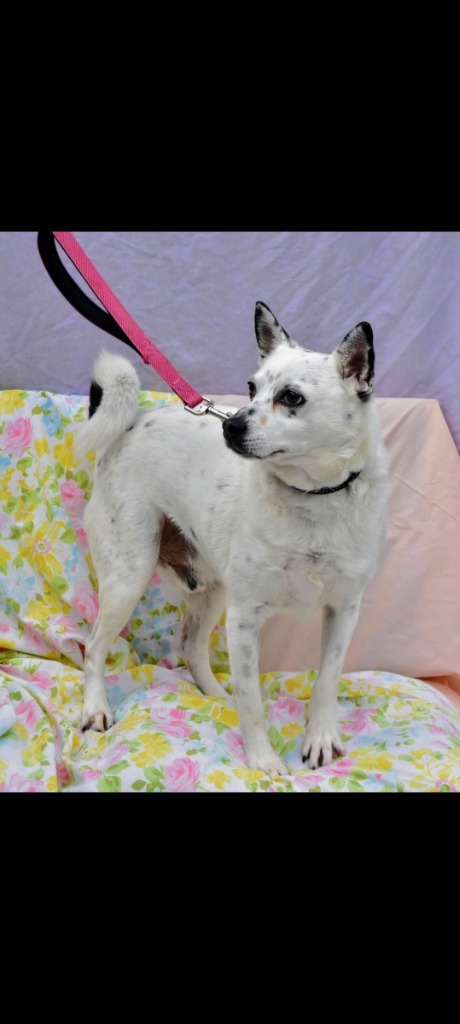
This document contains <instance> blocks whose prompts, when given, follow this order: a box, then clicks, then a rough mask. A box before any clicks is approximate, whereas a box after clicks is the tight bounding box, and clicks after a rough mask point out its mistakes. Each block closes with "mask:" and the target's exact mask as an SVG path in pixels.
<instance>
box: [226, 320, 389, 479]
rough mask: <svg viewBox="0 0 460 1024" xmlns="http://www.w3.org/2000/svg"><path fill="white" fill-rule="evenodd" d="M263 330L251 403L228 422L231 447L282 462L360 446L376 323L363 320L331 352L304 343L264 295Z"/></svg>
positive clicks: (259, 325)
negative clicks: (291, 333) (296, 338)
mask: <svg viewBox="0 0 460 1024" xmlns="http://www.w3.org/2000/svg"><path fill="white" fill-rule="evenodd" d="M255 330H256V338H257V344H258V346H259V357H260V358H259V369H258V370H257V371H256V372H255V373H254V374H253V376H252V377H251V379H250V380H249V381H248V386H249V397H250V399H251V402H250V404H249V405H248V406H245V407H244V408H243V409H240V410H239V412H237V413H235V415H234V416H231V417H230V418H229V419H227V420H225V421H224V423H223V431H224V436H225V440H226V443H227V445H228V447H229V448H232V449H233V451H234V452H237V453H238V454H239V455H243V456H245V457H247V458H255V459H270V460H274V461H275V462H276V463H284V462H288V461H291V460H293V459H294V460H295V459H296V458H298V457H299V456H305V455H308V454H309V453H313V452H314V451H315V452H320V451H324V452H325V453H326V452H328V453H330V454H334V453H337V454H338V453H339V452H342V453H343V452H344V451H345V450H352V449H353V448H354V447H355V446H356V445H357V444H358V443H359V442H360V439H361V433H362V431H361V427H362V420H363V417H364V415H365V403H366V402H367V400H368V399H369V398H370V397H371V395H372V389H373V381H374V349H373V334H372V328H371V326H370V324H368V323H365V322H363V323H359V324H357V325H356V327H354V328H353V330H352V331H350V333H349V334H347V335H346V336H345V338H344V339H343V341H342V342H341V344H340V345H339V346H338V348H336V349H335V350H334V351H333V352H332V353H331V354H330V355H324V354H323V353H321V352H312V351H310V350H309V349H304V348H302V347H301V346H300V345H298V344H297V342H296V341H293V339H292V338H290V336H289V334H288V333H287V331H285V330H284V328H283V327H281V325H280V324H279V323H278V320H277V319H276V317H275V316H274V315H273V313H272V312H271V310H270V309H269V308H268V306H266V305H265V304H264V303H263V302H257V303H256V311H255Z"/></svg>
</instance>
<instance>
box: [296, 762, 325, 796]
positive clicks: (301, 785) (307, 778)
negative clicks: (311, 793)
mask: <svg viewBox="0 0 460 1024" xmlns="http://www.w3.org/2000/svg"><path fill="white" fill-rule="evenodd" d="M305 767H306V766H305ZM306 771H307V772H308V775H304V776H303V777H299V776H298V775H296V776H295V777H294V779H293V783H294V788H295V789H306V790H309V789H313V787H314V786H319V785H321V783H322V782H324V778H323V776H322V775H319V774H318V769H316V770H315V771H312V769H310V768H306Z"/></svg>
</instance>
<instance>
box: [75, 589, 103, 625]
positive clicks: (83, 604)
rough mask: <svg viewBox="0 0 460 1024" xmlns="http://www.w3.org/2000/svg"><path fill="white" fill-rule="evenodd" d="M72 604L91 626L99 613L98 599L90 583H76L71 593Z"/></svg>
mask: <svg viewBox="0 0 460 1024" xmlns="http://www.w3.org/2000/svg"><path fill="white" fill-rule="evenodd" d="M72 604H73V606H74V608H76V609H77V611H78V612H80V615H82V616H83V618H84V619H86V621H87V622H89V624H90V625H91V626H92V625H93V623H94V622H95V621H96V619H97V613H98V611H99V598H98V596H97V594H96V593H95V592H94V590H93V588H92V586H91V584H90V583H86V582H85V581H82V582H81V583H77V585H76V587H75V589H74V592H73V601H72Z"/></svg>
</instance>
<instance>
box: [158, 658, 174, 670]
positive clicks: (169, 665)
mask: <svg viewBox="0 0 460 1024" xmlns="http://www.w3.org/2000/svg"><path fill="white" fill-rule="evenodd" d="M158 664H159V665H161V667H162V668H174V665H173V663H172V661H168V659H167V658H161V659H160V661H159V662H158Z"/></svg>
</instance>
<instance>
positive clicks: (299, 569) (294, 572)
mask: <svg viewBox="0 0 460 1024" xmlns="http://www.w3.org/2000/svg"><path fill="white" fill-rule="evenodd" d="M338 562H339V559H336V558H334V556H333V555H331V554H326V553H324V552H319V551H310V552H307V553H295V554H292V555H290V556H289V557H288V558H286V560H285V562H284V564H283V583H282V588H281V593H280V602H279V603H280V606H281V607H283V608H291V607H294V608H295V607H297V606H300V607H303V608H308V607H317V606H320V605H322V604H323V603H324V602H325V601H326V600H327V597H328V596H329V595H330V594H331V593H333V592H336V591H337V590H338V589H342V587H343V585H344V584H345V577H344V573H343V569H342V568H341V567H340V566H339V564H338ZM341 584H342V587H341Z"/></svg>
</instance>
